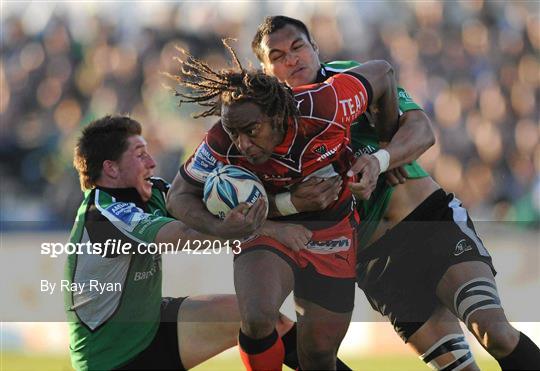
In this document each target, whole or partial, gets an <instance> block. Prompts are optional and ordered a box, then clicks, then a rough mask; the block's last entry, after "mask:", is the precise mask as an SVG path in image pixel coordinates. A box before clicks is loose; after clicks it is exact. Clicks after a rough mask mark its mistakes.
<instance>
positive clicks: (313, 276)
mask: <svg viewBox="0 0 540 371" xmlns="http://www.w3.org/2000/svg"><path fill="white" fill-rule="evenodd" d="M260 250H265V251H269V252H272V253H274V254H276V255H277V256H279V257H280V258H281V259H283V260H285V262H286V263H287V264H289V266H290V267H291V269H292V271H293V275H294V296H295V297H297V298H300V299H304V300H307V301H309V302H312V303H315V304H317V305H319V306H321V307H323V308H325V309H328V310H329V311H331V312H336V313H348V312H351V311H352V310H353V308H354V294H355V292H354V291H355V289H354V281H355V279H354V278H338V277H329V276H325V275H323V274H321V273H319V272H317V270H315V267H314V266H313V265H312V264H308V265H307V266H306V267H304V268H301V267H299V266H298V264H296V263H295V262H294V261H293V260H292V259H291V258H290V257H289V256H288V255H287V254H284V253H283V252H281V251H279V250H276V249H273V248H271V247H268V246H255V247H252V248H250V249H248V250H243V251H242V253H241V254H239V255H236V256H235V257H234V258H235V260H236V259H237V258H238V257H239V256H242V255H244V254H249V253H252V252H254V251H260Z"/></svg>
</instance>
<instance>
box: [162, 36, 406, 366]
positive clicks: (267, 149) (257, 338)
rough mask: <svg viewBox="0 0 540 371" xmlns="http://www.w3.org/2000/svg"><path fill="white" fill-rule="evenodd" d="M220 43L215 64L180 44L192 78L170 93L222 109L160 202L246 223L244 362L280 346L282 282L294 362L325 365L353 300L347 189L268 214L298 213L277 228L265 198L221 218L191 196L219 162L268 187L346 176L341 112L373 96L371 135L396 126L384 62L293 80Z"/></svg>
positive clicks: (194, 218)
mask: <svg viewBox="0 0 540 371" xmlns="http://www.w3.org/2000/svg"><path fill="white" fill-rule="evenodd" d="M226 45H227V44H226ZM227 47H228V46H227ZM228 49H229V51H230V52H231V54H232V56H233V59H234V63H235V68H234V69H229V70H221V71H214V70H213V69H211V68H210V67H209V66H208V65H207V64H206V63H204V62H202V61H200V60H197V59H196V58H194V57H192V56H190V55H189V54H186V57H185V58H184V61H183V64H184V68H183V73H182V74H181V75H179V76H177V80H178V83H179V84H180V85H181V86H182V87H190V88H191V89H193V93H192V94H184V93H180V92H179V93H178V95H180V96H181V102H194V103H199V104H200V105H202V106H204V107H207V108H208V109H207V110H206V111H205V112H203V113H202V114H201V115H202V116H209V115H219V116H220V118H221V121H220V122H218V123H217V124H215V125H214V126H213V127H212V128H211V129H210V131H209V132H208V133H207V135H206V138H205V139H204V140H203V142H202V143H201V144H200V146H199V147H198V148H197V150H196V151H195V153H194V154H193V155H192V156H191V158H190V159H188V161H187V162H186V163H185V164H184V165H183V166H182V167H181V168H180V171H179V174H178V175H177V177H176V178H175V180H174V182H173V185H172V188H171V190H170V191H169V194H168V200H167V205H168V209H169V212H170V213H171V214H172V215H173V216H175V217H176V218H178V219H179V220H181V221H183V222H184V223H186V224H187V225H188V226H190V227H192V228H194V229H196V230H199V231H200V232H202V233H208V234H211V235H216V236H220V237H224V238H238V237H246V236H250V235H253V236H252V237H251V238H250V239H248V240H247V241H246V242H245V243H243V244H242V253H241V254H240V255H238V256H237V257H236V258H235V262H234V280H235V289H236V293H237V297H238V303H239V308H240V315H241V319H242V321H241V329H240V333H239V347H240V353H241V356H242V360H243V362H244V364H245V366H246V368H247V369H253V370H279V369H281V364H282V362H283V357H284V350H283V344H282V342H281V339H280V338H279V336H277V333H276V330H275V325H276V320H277V318H278V313H279V308H280V307H281V305H282V303H283V301H284V300H285V298H286V297H287V296H288V294H289V293H290V292H291V290H292V289H294V296H295V301H296V304H297V311H298V314H299V316H298V357H299V361H300V366H301V368H303V369H335V367H336V354H337V350H338V347H339V345H340V343H341V341H342V339H343V337H344V335H345V333H346V331H347V328H348V326H349V322H350V319H351V313H352V309H353V302H354V277H355V266H356V262H355V256H356V244H355V240H354V227H355V225H356V223H357V222H358V216H357V214H356V212H355V211H354V208H353V198H352V194H351V191H350V189H349V188H348V187H343V188H342V191H341V192H340V193H339V195H338V197H337V200H335V201H334V202H333V203H331V204H330V205H329V206H328V207H327V208H326V209H325V210H322V211H317V212H307V213H300V214H297V215H294V216H286V217H282V218H278V219H276V220H279V221H286V222H287V223H295V224H297V227H298V229H299V231H300V232H299V231H298V230H297V231H288V230H284V229H279V230H278V232H279V233H275V234H273V235H272V237H268V236H267V235H266V236H261V235H258V228H259V227H260V225H261V224H262V223H263V219H264V215H263V216H262V217H261V212H260V209H261V208H262V207H263V205H261V204H255V205H254V206H252V207H251V209H250V210H249V211H248V212H247V215H246V218H245V219H246V221H245V222H244V220H238V219H242V218H236V217H235V218H234V220H233V218H225V219H224V220H222V221H220V220H218V219H217V218H216V217H214V216H213V215H212V214H210V213H209V212H208V211H207V210H206V208H205V206H204V204H203V203H202V201H201V198H202V194H203V185H204V181H205V179H206V177H207V176H208V174H209V173H210V172H211V171H212V170H213V169H214V168H216V166H218V163H220V162H221V163H224V164H235V165H239V166H243V167H245V168H247V169H249V170H251V171H253V172H255V173H256V174H257V175H258V176H259V178H260V179H261V180H262V182H263V184H264V186H265V188H266V190H267V192H268V193H269V194H270V195H272V194H277V193H280V192H284V191H285V190H287V189H289V188H290V187H291V186H294V185H297V184H299V183H301V182H302V181H305V180H306V179H309V177H310V176H339V177H340V178H341V181H342V182H343V183H347V182H348V181H349V177H348V176H347V175H346V174H347V172H348V171H349V170H350V169H351V166H352V164H353V161H354V156H353V153H352V151H351V150H350V148H349V135H350V124H351V122H353V121H354V120H355V119H356V118H357V117H358V116H359V115H360V114H362V113H363V112H364V111H365V110H366V108H367V107H368V106H369V105H372V104H373V105H376V106H377V107H379V122H380V123H382V124H384V125H381V129H380V134H381V136H382V137H385V138H386V139H387V140H389V139H390V137H391V135H392V134H393V132H394V131H395V130H396V129H397V119H398V107H397V94H396V85H395V79H394V76H393V70H392V67H391V66H390V65H389V64H388V63H387V62H384V61H372V62H368V63H365V64H363V65H362V66H360V67H358V68H355V69H351V70H350V71H347V72H346V73H343V74H338V75H335V76H333V77H331V78H329V79H328V80H326V81H324V82H322V83H320V84H314V85H310V86H306V87H301V88H295V89H293V90H292V91H291V90H290V89H289V88H287V87H286V86H285V85H282V84H281V83H279V81H278V80H277V79H276V78H274V77H271V76H268V75H265V74H263V73H261V72H255V71H248V70H246V69H244V68H243V67H242V66H241V64H240V62H239V60H238V58H237V56H236V55H235V53H234V51H233V50H232V49H231V48H230V47H228ZM276 202H278V203H280V202H281V203H285V204H286V203H287V202H290V200H277V201H276ZM269 222H270V223H272V221H269ZM310 231H311V232H310ZM291 232H293V233H291Z"/></svg>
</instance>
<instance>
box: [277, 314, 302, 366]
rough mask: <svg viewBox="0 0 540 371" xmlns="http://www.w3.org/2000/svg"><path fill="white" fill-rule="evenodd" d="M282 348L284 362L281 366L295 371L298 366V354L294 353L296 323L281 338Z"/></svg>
mask: <svg viewBox="0 0 540 371" xmlns="http://www.w3.org/2000/svg"><path fill="white" fill-rule="evenodd" d="M281 341H283V346H284V347H285V361H283V364H285V365H286V366H288V367H290V368H292V369H293V370H296V369H297V368H298V366H299V364H298V353H297V352H296V322H295V323H294V325H293V327H291V329H290V330H289V331H287V333H286V334H284V335H283V336H282V337H281Z"/></svg>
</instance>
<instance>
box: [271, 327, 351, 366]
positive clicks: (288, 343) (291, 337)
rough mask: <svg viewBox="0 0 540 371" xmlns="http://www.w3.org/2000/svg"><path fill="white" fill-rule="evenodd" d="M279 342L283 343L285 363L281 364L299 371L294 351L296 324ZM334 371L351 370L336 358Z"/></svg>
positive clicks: (296, 355)
mask: <svg viewBox="0 0 540 371" xmlns="http://www.w3.org/2000/svg"><path fill="white" fill-rule="evenodd" d="M281 341H283V345H284V346H285V361H283V363H284V364H285V365H286V366H288V367H290V368H292V369H293V370H299V369H300V364H299V363H298V352H297V351H296V322H295V323H294V325H293V327H291V329H290V330H289V331H287V333H286V334H285V335H283V336H282V337H281ZM336 370H338V371H350V370H352V369H351V368H349V366H347V365H346V364H345V363H343V361H342V360H341V359H339V358H338V359H337V360H336Z"/></svg>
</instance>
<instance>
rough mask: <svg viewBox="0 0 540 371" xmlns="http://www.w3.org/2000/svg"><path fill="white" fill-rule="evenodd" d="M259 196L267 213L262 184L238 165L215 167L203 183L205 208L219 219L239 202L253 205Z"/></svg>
mask: <svg viewBox="0 0 540 371" xmlns="http://www.w3.org/2000/svg"><path fill="white" fill-rule="evenodd" d="M261 197H262V198H263V199H264V202H265V207H266V215H268V198H267V197H266V191H265V189H264V186H263V185H262V183H261V181H260V180H259V178H258V177H257V176H256V175H255V174H253V173H252V172H251V171H249V170H247V169H244V168H243V167H240V166H235V165H225V166H221V167H217V168H216V169H214V171H212V172H211V173H210V174H209V175H208V177H207V178H206V182H205V183H204V194H203V201H204V203H205V204H206V208H207V209H208V211H210V212H211V213H212V214H214V215H215V216H217V217H219V218H221V219H224V218H225V215H227V213H228V212H229V211H230V210H232V209H234V208H235V207H236V206H238V205H239V204H240V203H242V202H246V203H247V204H249V205H253V204H254V203H255V201H257V200H258V199H259V198H261Z"/></svg>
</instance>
